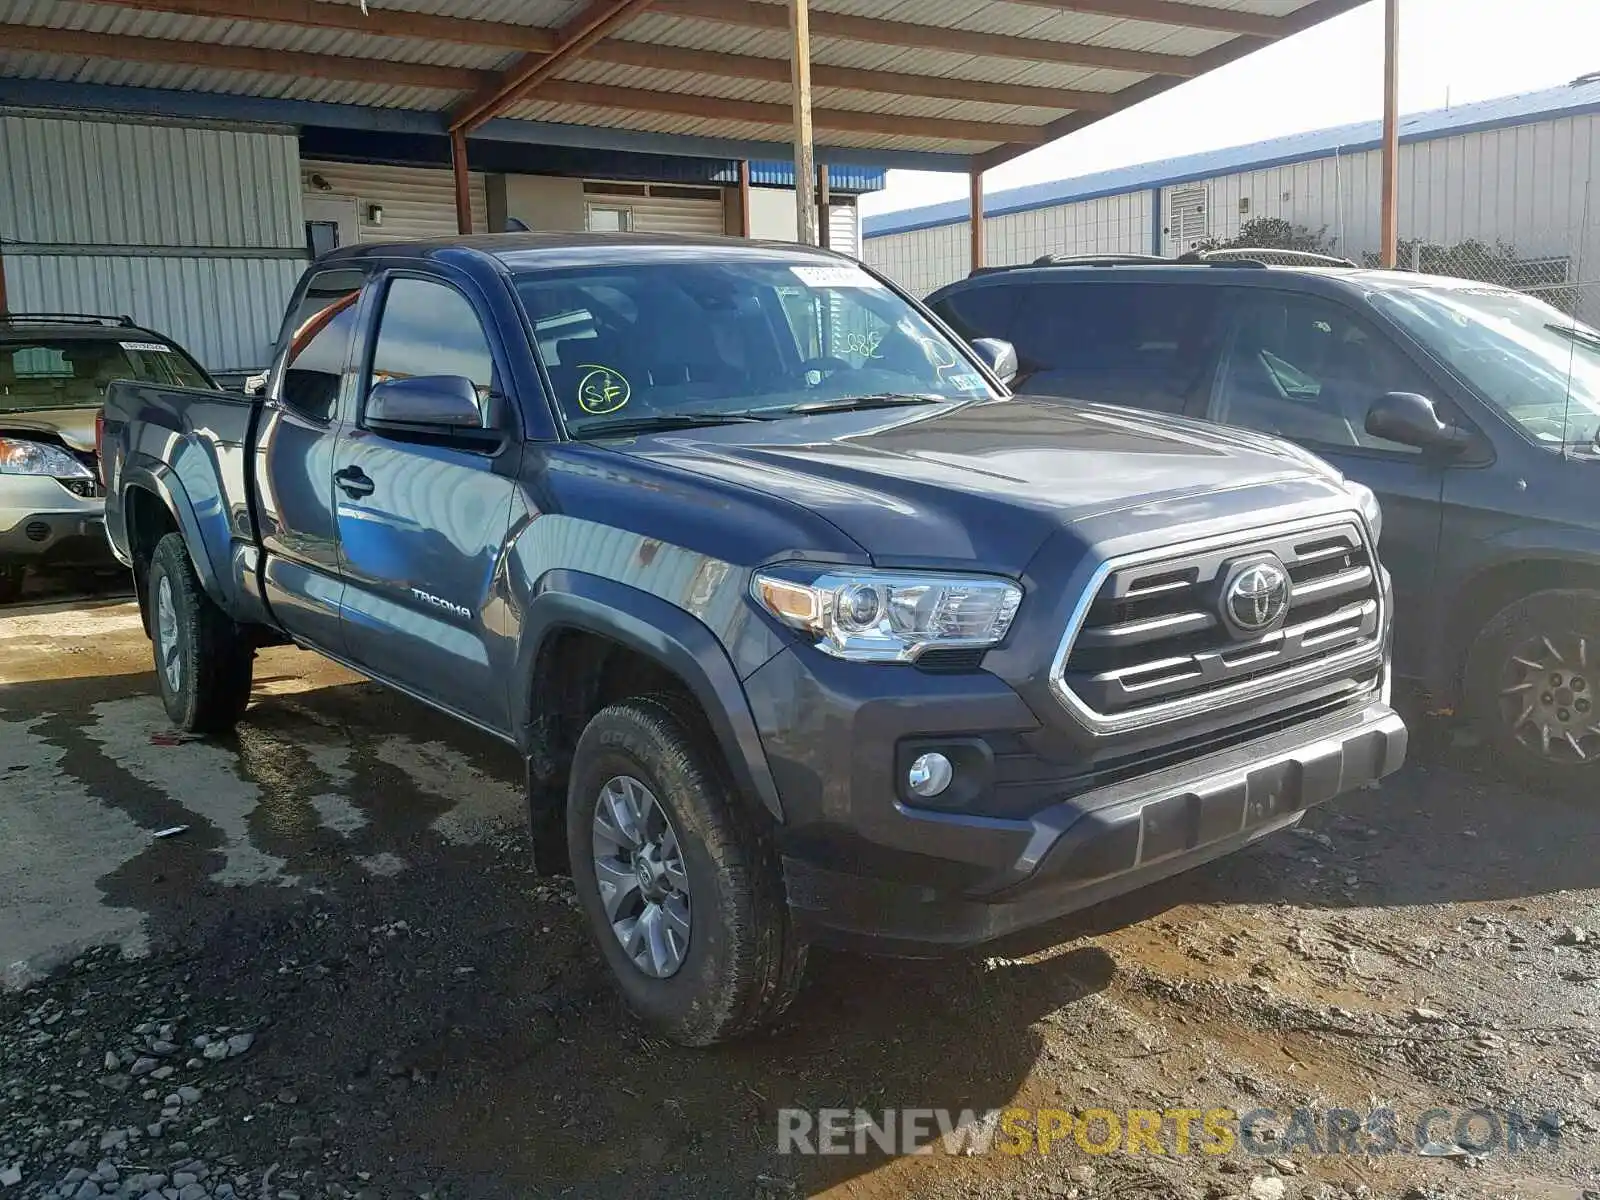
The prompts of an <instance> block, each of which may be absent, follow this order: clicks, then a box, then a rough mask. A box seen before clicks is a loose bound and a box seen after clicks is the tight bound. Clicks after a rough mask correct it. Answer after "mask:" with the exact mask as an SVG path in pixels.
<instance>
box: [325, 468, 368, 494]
mask: <svg viewBox="0 0 1600 1200" xmlns="http://www.w3.org/2000/svg"><path fill="white" fill-rule="evenodd" d="M333 481H334V482H335V483H336V484H338V485H339V490H340V491H342V492H343V493H344V494H345V495H346V496H349V497H350V499H352V500H359V499H361V498H362V497H363V496H370V495H372V492H373V489H374V488H376V487H377V486H378V485H377V484H375V483H373V482H372V479H371V477H370V476H368V474H367V473H366V472H365V471H363V470H362V469H361V468H360V467H346V468H345V469H344V470H342V471H335V472H334V473H333Z"/></svg>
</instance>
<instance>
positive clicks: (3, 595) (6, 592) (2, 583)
mask: <svg viewBox="0 0 1600 1200" xmlns="http://www.w3.org/2000/svg"><path fill="white" fill-rule="evenodd" d="M26 577H27V570H26V568H24V567H20V566H12V565H6V566H0V604H13V603H15V602H16V601H17V600H18V599H19V598H20V597H21V595H22V581H23V580H24V579H25V578H26Z"/></svg>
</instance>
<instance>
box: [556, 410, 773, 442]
mask: <svg viewBox="0 0 1600 1200" xmlns="http://www.w3.org/2000/svg"><path fill="white" fill-rule="evenodd" d="M773 419H774V418H773V417H766V416H760V415H757V414H755V413H745V412H730V413H653V414H651V415H650V416H648V417H630V418H628V419H627V420H625V421H596V422H595V423H593V424H591V425H584V426H581V427H579V428H577V429H574V430H573V432H574V433H577V434H581V435H583V436H585V437H620V436H623V435H625V434H629V433H654V432H656V431H658V430H663V429H704V428H706V427H707V426H710V425H734V424H744V423H748V422H751V421H771V420H773Z"/></svg>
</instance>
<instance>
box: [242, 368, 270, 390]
mask: <svg viewBox="0 0 1600 1200" xmlns="http://www.w3.org/2000/svg"><path fill="white" fill-rule="evenodd" d="M241 390H242V391H243V392H244V394H245V395H246V396H265V395H266V394H267V373H266V372H265V371H261V372H258V373H257V374H255V375H250V376H247V377H246V379H245V381H244V386H243V388H242V389H241Z"/></svg>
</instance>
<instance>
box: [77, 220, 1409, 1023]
mask: <svg viewBox="0 0 1600 1200" xmlns="http://www.w3.org/2000/svg"><path fill="white" fill-rule="evenodd" d="M1014 372H1015V354H1014V353H1013V352H1012V351H1011V349H1010V347H1009V346H1007V345H1005V344H1004V343H1000V342H978V343H975V344H973V345H970V346H969V345H967V344H965V343H962V342H960V341H959V340H957V339H956V338H955V337H954V336H953V335H952V334H951V333H950V332H949V331H948V330H947V329H946V328H945V327H944V326H943V325H942V324H941V323H940V322H939V321H938V320H937V319H936V318H935V317H933V316H932V315H931V314H930V313H929V312H928V311H927V310H926V309H924V308H922V307H920V306H919V305H918V304H916V303H915V302H914V301H912V300H910V299H908V298H907V297H906V296H905V295H903V294H902V293H901V292H899V291H898V290H897V289H896V288H895V287H893V286H892V285H890V284H889V283H888V282H887V281H885V280H884V279H882V278H880V277H878V276H877V275H875V274H873V273H872V272H870V271H868V270H866V269H865V268H863V267H861V266H860V265H858V264H856V263H854V262H852V261H850V260H847V259H844V258H841V257H838V256H835V255H832V254H829V253H828V252H826V251H821V250H815V249H810V248H805V247H799V246H792V245H767V244H761V243H753V242H745V241H737V240H729V241H721V240H687V239H686V240H674V239H671V238H662V237H654V238H652V237H644V236H627V235H624V236H610V237H597V236H591V235H549V234H546V235H515V236H507V235H499V236H493V237H486V238H476V239H473V238H467V239H462V240H458V241H452V242H444V243H437V244H426V243H421V244H419V243H409V244H405V245H389V246H384V245H362V246H359V247H351V248H348V249H341V250H338V251H336V252H335V253H333V254H331V255H327V256H325V257H323V258H321V259H319V260H318V261H317V262H316V263H315V264H313V265H312V266H311V267H310V268H309V269H308V270H307V272H306V274H305V276H304V278H303V279H302V280H301V282H300V284H299V286H298V288H297V290H296V291H295V293H294V295H293V297H292V299H291V304H290V309H289V312H288V315H287V317H286V318H285V321H284V324H283V329H282V333H281V335H280V338H279V346H278V349H277V353H276V357H275V360H274V362H273V364H272V367H271V369H270V371H269V373H268V376H267V381H266V387H265V390H264V394H263V395H261V396H259V397H245V396H237V395H230V394H227V393H221V392H216V391H209V390H193V389H185V388H179V387H164V386H157V385H153V384H144V383H131V382H130V383H118V384H114V385H113V386H112V388H111V389H110V392H109V394H108V397H107V400H106V406H105V414H104V422H103V428H102V439H103V440H102V457H101V462H102V466H103V469H104V471H105V479H106V484H107V502H106V525H107V531H108V534H109V536H110V540H111V543H112V545H113V546H114V548H115V550H116V553H117V555H118V556H119V557H120V558H122V559H123V560H124V561H125V562H127V563H128V564H130V565H131V566H132V567H133V570H134V574H135V579H136V586H137V592H138V598H139V603H140V606H141V611H142V613H143V615H144V621H145V626H146V628H147V630H148V632H149V634H150V636H151V640H152V642H153V645H154V656H155V666H156V671H155V679H156V686H157V687H158V689H159V691H160V695H161V698H162V700H163V702H164V703H165V706H166V709H167V712H168V713H169V714H170V715H171V717H172V719H173V721H174V722H176V723H177V724H178V725H179V726H180V727H181V728H183V729H184V730H188V731H195V732H210V733H217V732H223V731H226V730H227V729H228V728H229V727H230V726H232V725H233V724H234V723H235V722H237V721H238V720H239V719H240V718H241V715H242V714H243V713H244V711H245V708H246V705H247V702H248V700H249V696H250V686H251V663H252V658H253V656H254V653H255V651H256V650H257V649H258V648H259V647H261V646H264V645H267V644H270V643H276V642H285V641H288V642H293V643H295V644H297V645H299V646H302V647H305V648H307V649H311V650H315V651H317V652H319V653H321V654H323V655H326V656H328V657H329V658H332V659H335V660H337V661H339V662H341V663H344V664H346V665H347V666H349V667H351V668H353V669H354V670H356V671H359V672H361V673H362V674H364V675H367V676H370V677H372V678H374V679H377V680H380V681H382V682H384V683H386V684H389V685H391V686H393V687H395V688H397V689H399V690H400V691H402V692H405V693H406V694H408V695H410V696H412V697H414V698H416V699H417V700H419V701H421V702H423V703H425V704H428V705H431V706H433V707H435V708H437V709H439V710H440V711H442V712H445V713H447V714H449V715H451V716H454V717H456V718H458V719H460V720H462V721H464V722H467V723H468V724H470V725H473V726H476V727H478V728H479V729H482V730H485V731H487V732H489V733H491V734H493V735H495V736H497V737H499V738H502V739H504V740H505V741H506V742H508V743H510V744H512V745H513V746H515V747H516V748H517V749H518V750H519V751H520V752H521V754H522V756H523V758H524V760H525V762H526V767H527V801H528V808H529V815H530V819H531V825H532V833H533V846H534V856H535V863H536V865H537V866H538V867H539V868H540V869H541V870H544V871H556V872H567V871H570V873H571V875H572V878H573V881H574V884H575V887H576V890H577V895H578V898H579V900H580V902H581V905H582V908H583V910H584V912H585V914H586V916H587V918H588V921H589V923H590V925H591V926H592V929H593V933H594V937H595V940H596V942H597V944H598V946H599V949H600V952H601V954H602V955H603V957H604V958H605V959H606V961H607V963H608V964H609V966H610V968H611V970H612V972H613V973H614V975H615V977H616V980H617V983H618V985H619V987H620V989H621V991H622V993H623V995H624V997H625V999H626V1001H627V1002H628V1003H629V1005H630V1006H631V1007H632V1008H633V1009H634V1010H635V1011H636V1012H637V1013H639V1014H640V1015H641V1016H642V1017H643V1018H645V1019H646V1020H647V1021H649V1022H651V1023H652V1024H654V1025H655V1026H657V1027H658V1028H659V1029H661V1030H662V1031H663V1032H665V1033H666V1034H667V1035H668V1036H670V1037H672V1038H675V1039H677V1040H678V1041H681V1042H683V1043H686V1044H699V1045H704V1044H708V1043H712V1042H716V1041H719V1040H722V1039H726V1038H730V1037H733V1036H736V1035H739V1034H742V1033H745V1032H747V1031H749V1030H752V1029H754V1028H757V1027H759V1026H761V1025H762V1024H764V1023H766V1022H769V1021H770V1020H772V1019H773V1018H774V1017H775V1016H776V1015H777V1014H779V1013H781V1012H782V1011H783V1010H784V1008H785V1007H786V1006H787V1005H788V1004H789V1002H790V1001H791V1000H792V998H793V997H794V995H795V992H796V990H797V988H798V986H799V983H800V979H801V973H802V969H803V966H804V962H805V957H806V948H807V946H808V945H810V944H813V943H817V942H835V943H845V944H850V945H855V946H859V947H864V948H868V949H876V950H881V951H886V952H890V953H903V954H921V953H928V952H931V951H937V950H940V949H945V948H954V947H963V946H969V945H973V944H976V943H980V942H983V941H986V940H989V939H993V938H996V937H999V936H1001V935H1003V934H1006V933H1009V932H1011V931H1014V930H1018V929H1022V928H1025V927H1029V926H1034V925H1038V924H1041V923H1043V922H1046V921H1048V920H1050V919H1052V918H1054V917H1057V916H1059V915H1061V914H1063V913H1066V912H1069V911H1072V910H1074V909H1078V908H1081V907H1083V906H1085V905H1089V904H1092V903H1095V902H1098V901H1101V900H1104V899H1106V898H1108V897H1112V896H1116V895H1119V894H1121V893H1124V892H1127V891H1129V890H1130V889H1133V888H1136V887H1139V886H1142V885H1144V884H1147V883H1150V882H1152V881H1154V880H1157V879H1160V878H1162V877H1164V876H1168V875H1171V874H1173V873H1175V872H1177V871H1180V870H1184V869H1186V868H1189V867H1193V866H1195V865H1197V864H1200V863H1203V862H1206V861H1208V860H1210V859H1213V858H1215V857H1217V856H1219V855H1222V854H1225V853H1228V852H1229V851H1232V850H1236V849H1238V848H1239V847H1241V846H1244V845H1245V844H1247V843H1249V842H1251V841H1252V840H1254V839H1256V838H1259V837H1261V836H1263V835H1265V834H1267V833H1269V832H1271V831H1273V830H1277V829H1281V828H1283V827H1285V826H1287V825H1291V824H1293V823H1294V822H1296V821H1298V820H1299V819H1300V817H1301V815H1302V813H1303V812H1304V810H1305V809H1306V808H1307V806H1309V805H1313V804H1318V803H1321V802H1323V801H1326V800H1328V799H1329V798H1331V797H1333V796H1335V795H1338V794H1339V793H1341V792H1343V791H1346V790H1349V789H1351V788H1355V787H1358V786H1361V785H1363V784H1367V783H1370V782H1372V781H1374V780H1377V779H1379V778H1381V777H1383V776H1385V775H1387V774H1389V773H1390V772H1392V771H1394V770H1395V769H1397V768H1398V767H1399V766H1400V764H1401V761H1402V759H1403V757H1404V752H1405V744H1406V730H1405V726H1404V725H1403V724H1402V723H1401V721H1400V720H1399V719H1398V718H1397V716H1396V715H1395V713H1394V712H1393V710H1392V709H1391V708H1390V706H1389V704H1388V697H1389V692H1388V689H1389V657H1388V656H1389V627H1390V620H1391V600H1390V591H1389V584H1388V578H1387V576H1386V574H1385V572H1384V571H1383V568H1382V567H1381V566H1380V564H1379V561H1378V558H1377V543H1378V539H1379V533H1380V531H1379V512H1378V510H1377V507H1376V505H1375V503H1374V502H1373V500H1372V496H1371V493H1370V492H1367V491H1366V490H1365V489H1364V488H1361V487H1360V486H1359V485H1351V484H1348V483H1346V482H1345V480H1344V479H1343V478H1342V477H1341V476H1340V475H1339V474H1338V473H1336V472H1335V471H1334V470H1333V469H1332V468H1330V467H1328V466H1326V465H1325V464H1323V463H1322V462H1320V460H1318V459H1316V458H1315V457H1313V456H1311V455H1310V454H1308V453H1306V452H1304V451H1301V450H1298V449H1295V448H1293V447H1291V446H1289V445H1288V444H1286V443H1282V442H1279V441H1277V440H1275V439H1273V438H1270V437H1267V436H1265V435H1259V434H1250V433H1245V432H1240V431H1230V430H1225V429H1221V428H1217V427H1214V426H1208V425H1205V424H1202V423H1199V422H1191V421H1185V420H1183V419H1179V418H1166V417H1159V416H1152V415H1147V414H1140V413H1136V412H1131V411H1125V410H1121V409H1117V408H1113V407H1106V406H1094V405H1071V404H1062V403H1061V402H1059V401H1055V400H1049V401H1035V400H1031V399H1029V398H1027V397H1023V396H1012V395H1011V394H1009V392H1008V390H1007V388H1006V386H1005V382H1006V379H1007V378H1008V377H1009V376H1010V375H1011V374H1013V373H1014Z"/></svg>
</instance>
